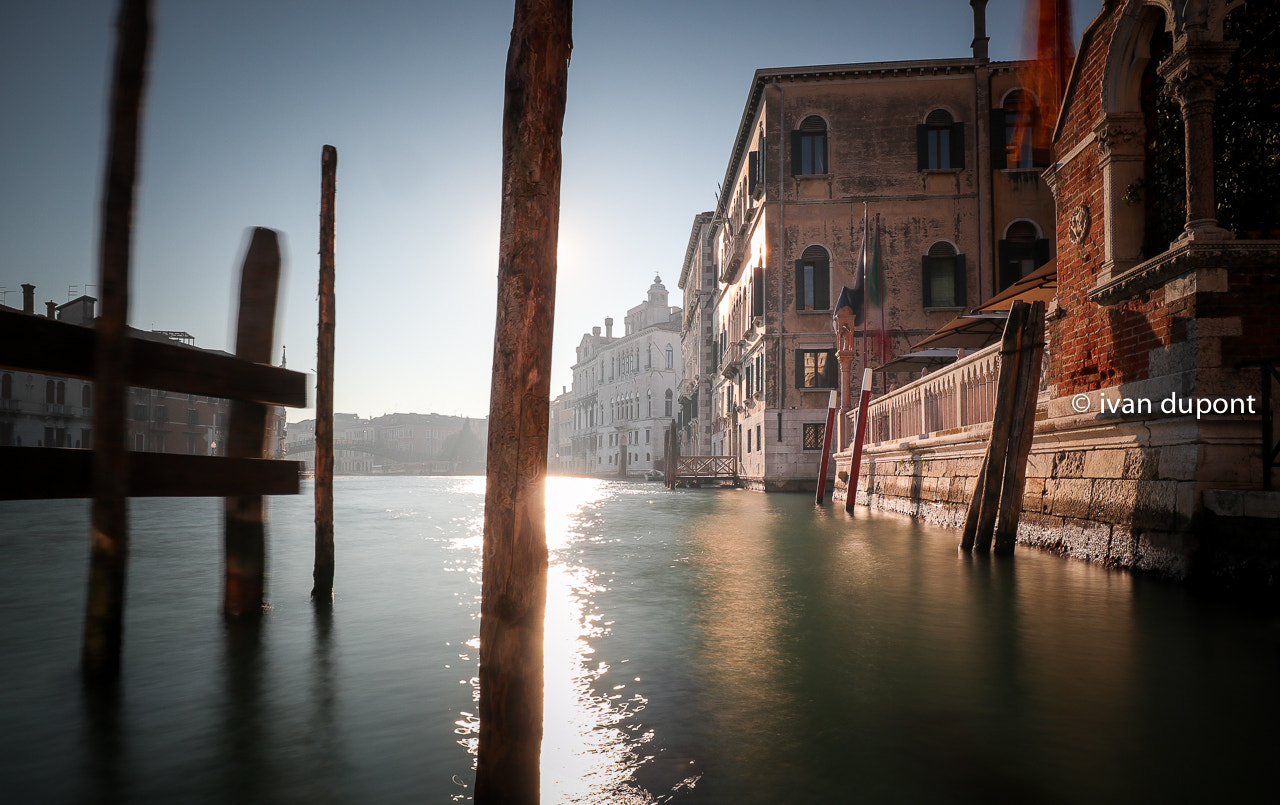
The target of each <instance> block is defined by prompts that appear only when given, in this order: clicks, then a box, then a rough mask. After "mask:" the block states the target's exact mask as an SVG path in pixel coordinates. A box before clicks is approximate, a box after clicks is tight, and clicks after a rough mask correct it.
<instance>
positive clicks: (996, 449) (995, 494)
mask: <svg viewBox="0 0 1280 805" xmlns="http://www.w3.org/2000/svg"><path fill="white" fill-rule="evenodd" d="M1027 308H1028V305H1027V303H1026V302H1021V301H1016V302H1014V303H1013V307H1012V308H1011V309H1010V311H1009V320H1008V321H1006V322H1005V326H1004V336H1003V337H1002V338H1001V340H1000V379H999V380H998V381H997V385H996V410H995V412H994V416H993V419H992V421H991V438H990V441H989V442H988V444H987V455H986V459H985V460H984V461H983V464H982V474H981V475H980V476H979V478H978V481H977V485H976V488H975V490H974V491H975V494H974V497H973V500H972V501H970V503H969V513H968V517H966V519H965V529H964V536H963V538H962V540H961V543H960V547H961V549H963V550H977V551H989V550H991V538H992V532H993V530H994V529H995V523H996V514H997V508H998V506H999V503H1000V479H1001V478H1003V477H1004V465H1005V461H1006V459H1007V457H1008V452H1009V432H1010V429H1011V427H1012V424H1013V416H1012V414H1013V397H1014V394H1015V391H1016V383H1017V378H1018V350H1019V349H1020V348H1021V345H1022V336H1023V329H1024V327H1023V325H1024V324H1025V322H1026V319H1027ZM971 525H972V529H971V528H970V526H971Z"/></svg>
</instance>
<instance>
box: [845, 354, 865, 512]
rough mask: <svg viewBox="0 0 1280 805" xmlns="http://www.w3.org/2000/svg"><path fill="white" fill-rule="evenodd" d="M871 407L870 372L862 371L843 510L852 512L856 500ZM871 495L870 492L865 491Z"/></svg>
mask: <svg viewBox="0 0 1280 805" xmlns="http://www.w3.org/2000/svg"><path fill="white" fill-rule="evenodd" d="M870 405H871V370H870V369H863V370H862V391H861V393H859V395H858V425H857V427H855V428H854V429H853V458H852V460H851V461H850V462H849V484H848V486H847V487H846V488H845V496H844V510H845V511H847V512H851V511H853V507H854V506H856V505H857V498H858V471H859V470H860V469H862V441H863V439H864V438H865V437H866V435H867V408H868V406H870ZM867 494H868V495H870V494H871V490H870V489H868V490H867Z"/></svg>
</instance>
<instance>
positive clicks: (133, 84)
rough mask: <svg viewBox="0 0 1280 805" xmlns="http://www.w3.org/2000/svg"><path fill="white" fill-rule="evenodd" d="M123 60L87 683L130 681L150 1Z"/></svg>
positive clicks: (84, 657) (99, 377)
mask: <svg viewBox="0 0 1280 805" xmlns="http://www.w3.org/2000/svg"><path fill="white" fill-rule="evenodd" d="M116 28H117V30H116V57H115V68H114V74H113V78H112V86H111V110H110V113H109V114H110V122H109V132H108V135H107V166H106V180H105V182H104V183H103V192H102V230H101V234H100V238H101V239H100V241H99V246H98V294H99V296H100V297H101V302H102V308H101V311H100V312H101V315H100V316H99V317H98V319H97V322H96V323H95V325H94V326H95V330H96V336H97V347H96V351H95V354H94V376H93V379H94V397H95V400H94V402H95V405H94V409H93V460H92V461H93V503H92V504H91V507H90V534H91V536H90V552H89V590H88V601H87V605H86V608H85V624H84V644H83V646H82V649H81V668H82V671H83V673H84V677H85V679H86V681H93V682H108V683H109V682H111V681H113V680H114V679H116V678H117V677H118V676H119V673H120V647H121V643H122V641H123V636H124V597H125V579H126V567H127V560H128V554H129V530H128V529H129V518H128V504H127V494H128V489H129V472H128V469H129V461H128V454H127V452H126V451H125V429H124V413H125V392H126V389H125V371H126V367H127V364H128V361H129V353H128V338H127V332H126V329H125V327H126V325H127V323H128V320H129V260H130V247H131V245H132V244H131V240H132V230H133V195H134V187H135V185H136V183H137V173H138V141H139V138H140V133H141V120H142V99H143V94H144V91H145V88H146V72H147V52H148V47H149V42H150V38H151V3H150V0H124V2H122V3H121V5H120V14H119V16H118V17H117V21H116Z"/></svg>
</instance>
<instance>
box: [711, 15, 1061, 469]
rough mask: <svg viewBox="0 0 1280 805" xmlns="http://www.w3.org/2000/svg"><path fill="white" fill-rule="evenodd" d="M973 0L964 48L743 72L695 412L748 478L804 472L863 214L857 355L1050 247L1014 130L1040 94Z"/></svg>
mask: <svg viewBox="0 0 1280 805" xmlns="http://www.w3.org/2000/svg"><path fill="white" fill-rule="evenodd" d="M974 7H975V31H974V39H973V43H972V56H970V57H967V58H952V59H930V60H922V61H895V62H875V63H862V64H842V65H828V66H813V67H785V68H776V69H761V70H757V71H756V73H755V76H754V78H753V79H752V82H751V86H750V89H749V91H748V94H747V101H746V105H745V108H744V110H743V113H742V117H741V120H740V122H739V126H738V130H737V133H736V135H735V138H734V141H733V146H732V148H731V150H730V154H729V161H728V167H727V168H726V170H725V175H724V181H723V184H722V188H723V189H722V192H721V193H720V196H719V202H718V204H717V206H716V209H715V211H714V213H713V217H712V220H711V221H710V227H711V229H712V231H711V237H712V242H713V249H714V262H715V269H714V270H715V272H716V277H715V282H716V285H715V287H714V297H713V299H712V301H711V319H712V325H711V326H712V330H713V331H712V333H711V346H712V354H713V357H714V361H713V363H714V366H713V367H711V369H710V371H709V372H707V371H706V370H705V369H704V374H703V375H702V378H707V377H708V375H709V382H708V384H709V386H710V397H711V399H710V405H709V411H707V412H705V413H702V414H700V416H699V419H700V422H699V427H701V428H705V429H706V430H708V431H709V443H710V446H711V449H712V451H713V452H715V453H719V454H722V455H733V456H736V457H738V459H739V466H740V468H741V473H742V475H743V478H744V479H745V481H746V483H747V485H748V486H749V487H751V488H755V489H764V490H800V489H812V488H813V487H814V484H815V481H816V477H817V473H818V462H819V457H820V454H821V450H822V446H823V435H824V431H825V420H826V414H827V407H828V400H829V397H830V394H831V392H832V391H833V390H835V389H836V383H837V377H838V373H837V369H836V365H837V354H836V345H835V343H834V335H833V332H832V308H833V305H834V303H835V302H836V301H837V300H838V298H839V295H840V291H841V289H842V288H843V287H844V286H852V285H854V276H855V273H854V272H855V268H856V266H858V265H859V259H860V255H861V253H862V245H863V242H864V235H866V229H864V220H866V221H869V228H870V229H871V232H870V233H869V236H870V237H871V238H872V239H874V238H875V237H876V231H877V230H876V226H877V225H876V221H877V220H878V221H879V225H878V238H879V241H878V242H879V247H878V254H879V260H880V263H881V265H882V266H883V273H884V287H885V289H886V299H885V303H884V305H883V311H884V312H883V314H880V313H878V312H877V313H874V315H873V317H872V321H870V322H869V326H870V328H871V329H872V330H874V329H876V328H880V329H882V330H883V331H884V333H885V336H884V339H883V341H884V342H887V343H884V345H883V346H878V345H876V344H875V343H874V342H875V341H876V339H869V340H867V341H866V342H865V343H864V340H863V339H861V338H860V339H857V341H856V343H855V347H854V350H853V352H852V354H851V355H850V356H847V358H848V359H849V360H851V361H852V362H853V365H855V366H860V365H863V364H864V363H865V364H866V365H870V366H878V365H880V364H881V363H884V362H885V361H886V360H888V359H889V358H892V357H893V356H894V355H896V354H900V353H903V352H905V351H907V349H908V348H909V346H910V345H911V344H912V343H914V342H915V341H917V340H919V339H921V338H923V337H924V336H926V335H927V334H929V333H931V332H933V331H934V330H936V329H937V328H938V327H939V326H941V325H942V324H944V323H945V322H947V321H948V320H949V319H951V318H952V317H954V316H955V315H956V314H957V313H960V312H962V311H964V310H966V309H967V308H970V307H973V306H974V305H976V304H978V303H980V302H982V301H983V300H985V299H987V298H989V297H990V296H992V295H993V294H994V293H996V292H997V291H999V290H1000V289H1002V288H1003V287H1005V286H1007V285H1009V284H1011V283H1012V282H1014V281H1015V280H1017V279H1020V278H1021V277H1022V276H1024V275H1025V274H1027V273H1029V272H1031V271H1033V270H1034V269H1035V268H1037V267H1038V266H1040V265H1041V264H1043V263H1044V262H1045V261H1047V260H1048V259H1049V258H1050V256H1051V251H1052V248H1051V240H1050V235H1049V233H1050V232H1051V230H1052V226H1053V205H1052V199H1051V197H1050V194H1049V191H1048V188H1047V187H1046V186H1045V184H1044V182H1043V181H1042V180H1041V178H1040V174H1041V172H1042V170H1043V167H1044V164H1045V160H1046V159H1047V154H1046V153H1045V152H1043V151H1039V150H1037V149H1034V148H1032V147H1031V145H1030V143H1029V142H1023V141H1021V140H1019V139H1018V138H1017V136H1016V134H1017V131H1018V127H1019V125H1020V124H1022V123H1025V122H1026V120H1027V119H1029V118H1034V117H1035V116H1037V115H1038V114H1039V103H1038V100H1037V98H1036V97H1035V94H1034V92H1033V91H1032V90H1031V89H1030V88H1028V87H1027V86H1024V85H1023V83H1022V82H1021V80H1020V77H1019V72H1018V68H1019V64H1018V63H1015V62H992V61H990V60H989V59H988V57H987V39H986V37H985V35H984V29H985V23H984V20H983V15H984V13H985V12H984V7H985V2H975V3H974ZM864 211H865V215H864ZM692 245H693V244H692V243H691V247H692ZM692 257H693V258H700V253H699V251H698V250H697V249H696V248H695V249H694V253H693V255H692ZM686 262H687V263H688V262H689V260H688V259H687V260H686ZM691 268H692V266H691ZM707 290H711V289H707ZM689 307H690V306H689V303H688V302H686V310H687V311H688V310H689ZM695 315H696V314H695ZM903 377H905V376H903ZM901 379H902V377H899V376H895V375H890V376H888V377H886V376H885V375H883V374H881V375H880V376H879V377H878V379H877V383H879V384H881V388H883V387H884V384H885V383H886V381H887V382H888V383H889V384H890V385H892V384H893V383H895V382H898V381H899V380H901ZM701 384H702V379H700V381H699V387H700V386H701ZM687 399H689V400H692V399H693V394H692V388H690V393H689V395H688V397H687Z"/></svg>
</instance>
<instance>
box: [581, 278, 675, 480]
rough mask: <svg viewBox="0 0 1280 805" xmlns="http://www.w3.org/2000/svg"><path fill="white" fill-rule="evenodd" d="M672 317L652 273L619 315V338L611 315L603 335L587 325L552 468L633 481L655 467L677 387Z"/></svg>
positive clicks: (669, 424) (662, 455) (661, 454)
mask: <svg viewBox="0 0 1280 805" xmlns="http://www.w3.org/2000/svg"><path fill="white" fill-rule="evenodd" d="M680 320H681V309H680V308H678V307H671V306H669V305H668V304H667V287H666V286H665V285H663V284H662V278H661V277H657V276H655V277H654V278H653V284H652V285H650V286H649V294H648V297H647V298H646V299H645V301H644V302H641V303H640V304H639V305H637V306H635V307H633V308H631V309H630V310H628V311H627V317H626V319H625V330H624V332H623V334H622V335H621V336H615V335H614V334H613V319H612V318H606V319H605V320H604V326H605V332H604V335H601V334H600V328H599V327H593V328H592V330H591V332H590V333H586V334H584V335H583V336H582V340H581V341H579V342H578V352H577V362H576V363H575V364H574V365H573V389H572V391H571V392H570V400H569V403H568V404H569V406H570V407H571V408H572V414H573V420H572V437H571V442H570V446H569V447H568V455H567V456H566V455H564V454H563V453H562V454H561V456H560V458H559V460H558V462H557V469H558V470H560V471H561V472H569V473H581V474H589V475H611V476H616V475H619V474H622V473H625V474H627V475H632V476H640V475H645V474H648V473H651V472H653V471H654V470H661V469H662V467H663V461H664V458H665V453H664V450H663V444H664V441H663V440H664V438H665V435H666V432H667V430H668V429H669V428H670V427H672V424H673V421H674V417H675V406H676V399H675V398H676V388H677V386H678V385H679V382H680ZM562 404H563V403H562Z"/></svg>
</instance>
